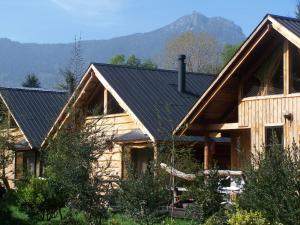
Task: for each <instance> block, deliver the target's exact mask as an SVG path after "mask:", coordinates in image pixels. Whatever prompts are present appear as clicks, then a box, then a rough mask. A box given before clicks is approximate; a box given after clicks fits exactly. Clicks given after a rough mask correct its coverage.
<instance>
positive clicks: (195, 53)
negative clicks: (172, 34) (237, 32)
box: [165, 32, 221, 73]
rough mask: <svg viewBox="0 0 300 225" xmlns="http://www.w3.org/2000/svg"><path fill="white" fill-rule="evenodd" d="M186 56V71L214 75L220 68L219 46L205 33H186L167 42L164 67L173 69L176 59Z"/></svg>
mask: <svg viewBox="0 0 300 225" xmlns="http://www.w3.org/2000/svg"><path fill="white" fill-rule="evenodd" d="M180 54H185V55H186V64H187V71H190V72H203V73H216V72H217V71H218V69H219V67H220V64H221V63H220V46H219V44H218V43H217V41H216V39H215V38H214V37H212V36H210V35H208V34H206V33H201V34H194V33H192V32H187V33H184V34H182V35H181V36H179V37H177V38H175V39H173V40H171V41H169V42H168V43H167V46H166V48H165V66H166V67H167V68H170V69H174V68H175V67H176V63H177V57H178V55H180Z"/></svg>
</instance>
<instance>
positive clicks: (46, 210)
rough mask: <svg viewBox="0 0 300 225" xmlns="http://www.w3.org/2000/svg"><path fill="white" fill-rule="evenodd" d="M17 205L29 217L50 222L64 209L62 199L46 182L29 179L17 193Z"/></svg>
mask: <svg viewBox="0 0 300 225" xmlns="http://www.w3.org/2000/svg"><path fill="white" fill-rule="evenodd" d="M18 200H19V204H20V206H21V207H22V209H24V210H25V211H26V212H27V213H28V215H29V216H31V217H37V218H38V219H43V220H50V219H52V218H54V217H55V214H56V213H57V212H60V209H61V208H62V207H64V199H63V198H62V196H61V195H59V194H58V193H57V192H56V190H55V189H54V188H52V186H51V184H50V183H49V182H48V180H45V179H41V178H35V177H33V178H31V179H30V180H29V181H28V183H26V184H25V185H24V187H21V188H20V190H19V191H18Z"/></svg>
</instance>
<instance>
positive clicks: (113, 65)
mask: <svg viewBox="0 0 300 225" xmlns="http://www.w3.org/2000/svg"><path fill="white" fill-rule="evenodd" d="M91 64H92V65H96V66H97V65H98V66H110V67H116V68H127V69H133V70H148V71H164V72H172V73H178V71H177V70H170V69H162V68H158V69H150V68H143V67H136V66H129V65H115V64H109V63H97V62H91ZM186 73H187V74H191V75H205V76H216V74H211V73H197V72H188V71H187V72H186Z"/></svg>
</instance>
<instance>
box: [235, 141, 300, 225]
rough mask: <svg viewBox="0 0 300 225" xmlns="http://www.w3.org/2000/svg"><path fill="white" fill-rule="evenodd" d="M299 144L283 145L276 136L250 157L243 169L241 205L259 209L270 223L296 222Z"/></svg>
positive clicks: (299, 190)
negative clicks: (269, 143)
mask: <svg viewBox="0 0 300 225" xmlns="http://www.w3.org/2000/svg"><path fill="white" fill-rule="evenodd" d="M299 156H300V154H299V148H298V147H297V146H296V145H295V144H294V145H293V147H292V148H289V149H284V148H283V147H282V145H279V144H277V142H276V140H275V141H273V143H272V144H271V145H270V146H268V147H266V148H264V149H263V151H260V152H258V153H257V154H256V155H255V156H253V157H252V164H251V165H249V167H248V168H246V169H245V171H244V174H245V176H246V185H245V190H244V192H243V193H242V194H241V196H240V198H239V200H238V202H239V205H240V207H241V208H243V209H246V210H253V211H259V212H262V213H263V214H264V216H265V217H266V218H267V219H268V221H270V222H271V223H272V224H275V223H276V222H277V223H282V224H285V225H295V224H300V195H299V193H300V179H299V178H300V170H299V169H300V159H299Z"/></svg>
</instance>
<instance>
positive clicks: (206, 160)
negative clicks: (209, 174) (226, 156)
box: [204, 142, 211, 170]
mask: <svg viewBox="0 0 300 225" xmlns="http://www.w3.org/2000/svg"><path fill="white" fill-rule="evenodd" d="M210 158H211V153H210V149H209V143H208V142H205V144H204V169H205V170H208V169H209V168H210Z"/></svg>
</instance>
